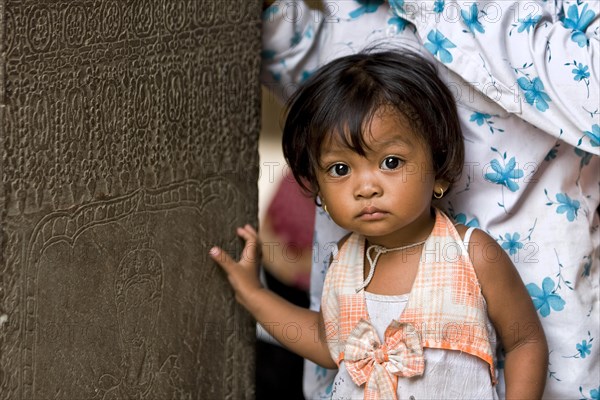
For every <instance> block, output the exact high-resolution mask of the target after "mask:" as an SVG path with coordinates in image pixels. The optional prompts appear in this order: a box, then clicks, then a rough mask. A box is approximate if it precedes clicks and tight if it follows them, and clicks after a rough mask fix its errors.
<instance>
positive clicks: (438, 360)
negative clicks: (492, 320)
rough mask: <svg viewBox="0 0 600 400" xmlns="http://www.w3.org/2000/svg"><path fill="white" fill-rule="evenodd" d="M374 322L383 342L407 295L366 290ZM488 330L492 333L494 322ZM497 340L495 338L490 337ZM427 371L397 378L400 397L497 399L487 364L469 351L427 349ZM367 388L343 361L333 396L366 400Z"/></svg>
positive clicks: (368, 305)
mask: <svg viewBox="0 0 600 400" xmlns="http://www.w3.org/2000/svg"><path fill="white" fill-rule="evenodd" d="M365 299H366V301H367V310H368V312H369V317H370V319H371V324H372V325H373V327H374V328H375V330H376V331H377V335H378V336H379V339H380V340H381V341H383V340H384V339H383V338H384V332H385V329H386V328H387V326H388V325H389V323H390V321H391V320H392V319H397V318H398V316H399V315H400V314H401V313H402V311H404V307H405V306H406V302H407V300H408V295H400V296H384V295H380V294H374V293H369V292H365ZM489 328H490V329H489V331H490V332H493V331H494V329H493V327H492V325H491V324H490V325H489ZM490 339H491V340H495V336H494V337H490ZM423 355H424V357H425V372H424V373H423V376H420V377H416V378H399V379H398V390H397V393H398V398H399V399H409V398H411V396H412V397H413V398H415V399H497V398H498V395H497V393H496V390H495V389H494V387H493V386H492V381H491V379H490V369H489V366H488V365H487V363H486V362H485V361H483V360H481V359H479V358H477V357H474V356H471V355H469V354H466V353H461V352H458V351H451V350H439V349H429V348H425V349H424V351H423ZM363 394H364V388H362V387H358V386H356V385H355V384H354V382H352V379H351V378H350V375H348V372H347V371H346V368H345V365H344V362H342V364H341V365H340V369H339V370H338V373H337V375H336V377H335V380H334V382H333V389H332V397H331V398H332V399H334V400H342V399H343V400H346V399H357V400H363Z"/></svg>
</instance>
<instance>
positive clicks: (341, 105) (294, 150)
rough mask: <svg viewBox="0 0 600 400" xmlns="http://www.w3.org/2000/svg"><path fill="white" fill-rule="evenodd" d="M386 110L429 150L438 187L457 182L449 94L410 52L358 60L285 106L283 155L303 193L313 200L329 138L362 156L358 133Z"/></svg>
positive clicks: (319, 77) (316, 80)
mask: <svg viewBox="0 0 600 400" xmlns="http://www.w3.org/2000/svg"><path fill="white" fill-rule="evenodd" d="M382 107H391V108H392V109H393V110H395V111H397V112H398V113H399V115H400V116H403V117H404V118H405V119H406V121H407V122H408V123H409V124H410V126H411V128H412V129H413V130H414V131H415V132H416V133H418V134H420V135H421V136H422V139H423V141H424V143H426V144H427V145H428V146H429V148H430V149H431V154H432V160H433V166H434V169H435V172H436V179H444V180H445V181H447V182H448V183H450V184H452V183H454V182H456V181H457V180H458V178H459V176H460V174H461V171H462V166H463V159H464V147H463V137H462V132H461V129H460V125H459V120H458V115H457V112H456V104H455V100H454V98H453V97H452V94H451V93H450V91H449V90H448V88H447V87H446V85H445V84H444V82H442V81H441V80H440V79H439V78H438V76H437V71H436V68H435V66H434V65H433V64H432V63H431V62H429V61H427V60H426V59H424V58H423V57H422V56H420V55H418V54H416V53H413V52H408V51H403V52H391V51H385V52H376V53H360V54H355V55H351V56H346V57H342V58H339V59H336V60H334V61H332V62H330V63H329V64H327V65H325V66H323V67H321V68H320V69H318V70H317V71H316V72H315V73H314V74H313V75H312V76H311V77H310V78H308V79H307V80H306V81H305V82H304V83H303V84H302V86H300V88H299V89H298V90H297V91H296V92H295V93H294V95H293V96H292V97H291V98H290V100H289V102H288V107H287V110H288V114H287V118H286V121H285V125H284V128H283V154H284V156H285V158H286V160H287V163H288V165H289V166H290V168H291V169H292V172H293V174H294V177H295V178H296V180H297V181H298V183H300V185H301V186H302V187H303V188H304V189H306V190H308V191H309V192H310V193H311V194H312V195H313V196H316V195H317V193H318V191H319V187H318V183H317V175H316V172H317V168H319V167H320V166H319V158H320V153H321V144H322V143H323V142H324V140H325V139H326V138H327V137H328V136H329V135H332V134H335V135H339V137H340V139H341V140H342V143H345V144H346V145H347V146H348V147H350V148H351V149H353V150H354V151H356V152H357V153H358V154H360V155H365V154H366V153H365V148H366V145H365V141H364V137H363V133H364V131H365V130H368V127H369V126H370V123H371V121H372V119H373V117H374V115H375V113H376V112H377V111H378V110H380V109H381V108H382Z"/></svg>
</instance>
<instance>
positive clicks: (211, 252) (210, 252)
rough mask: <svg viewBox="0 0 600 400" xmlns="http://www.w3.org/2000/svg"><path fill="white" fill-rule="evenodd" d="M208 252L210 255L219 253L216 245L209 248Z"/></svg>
mask: <svg viewBox="0 0 600 400" xmlns="http://www.w3.org/2000/svg"><path fill="white" fill-rule="evenodd" d="M208 253H209V254H210V255H211V256H218V255H219V248H218V247H213V248H212V249H210V250H209V252H208Z"/></svg>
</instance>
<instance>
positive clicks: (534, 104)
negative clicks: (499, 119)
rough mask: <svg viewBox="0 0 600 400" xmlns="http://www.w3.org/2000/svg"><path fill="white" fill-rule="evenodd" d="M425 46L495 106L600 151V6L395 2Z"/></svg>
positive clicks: (453, 0)
mask: <svg viewBox="0 0 600 400" xmlns="http://www.w3.org/2000/svg"><path fill="white" fill-rule="evenodd" d="M390 5H391V7H392V9H393V11H394V12H395V13H396V14H397V15H398V16H401V17H402V18H405V19H406V20H407V21H409V22H411V23H412V24H414V26H415V27H416V31H417V35H418V36H419V37H420V39H421V41H422V42H423V44H424V46H425V47H426V48H427V49H428V50H429V51H430V52H432V53H433V54H434V56H435V57H436V58H437V59H438V60H439V61H440V62H442V63H443V64H444V65H445V66H447V67H448V68H449V69H450V70H452V71H454V72H455V73H457V74H458V75H460V76H461V77H462V78H463V79H464V80H465V81H466V82H467V84H468V85H470V86H471V87H472V88H474V89H475V90H479V91H481V92H482V93H483V94H484V95H486V96H487V97H488V98H489V99H490V101H495V102H497V103H498V104H499V105H500V106H502V107H503V108H504V109H505V110H506V111H508V112H511V113H514V114H517V115H519V117H520V118H522V119H524V120H526V121H527V122H529V123H531V124H533V125H535V126H536V127H538V128H540V129H542V130H544V131H545V132H548V133H549V134H552V135H554V136H556V137H557V138H560V139H562V140H564V141H566V142H568V143H570V144H571V145H573V146H577V147H579V148H580V149H582V150H585V151H587V152H590V153H594V154H599V152H600V106H599V104H600V94H599V90H598V88H599V87H600V82H599V73H600V57H598V54H599V51H600V2H598V1H566V0H565V1H564V2H562V1H557V2H553V1H547V2H545V1H516V0H513V1H508V0H506V1H504V0H503V1H495V0H481V1H477V2H473V1H457V0H445V1H439V0H426V1H423V0H416V1H412V0H406V1H404V0H390Z"/></svg>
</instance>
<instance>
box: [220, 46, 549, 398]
mask: <svg viewBox="0 0 600 400" xmlns="http://www.w3.org/2000/svg"><path fill="white" fill-rule="evenodd" d="M283 151H284V155H285V157H286V160H287V162H288V164H289V165H290V167H291V169H292V171H293V173H294V176H295V178H296V180H297V181H298V182H299V183H300V184H301V185H302V186H303V187H304V188H305V189H307V190H308V191H309V192H310V193H311V194H312V195H313V196H314V198H315V201H318V202H320V203H319V204H320V205H321V206H322V207H323V210H324V211H325V212H327V213H328V214H329V215H330V217H331V218H332V219H333V220H334V221H335V222H336V223H337V224H338V225H339V226H341V227H343V228H346V229H347V230H349V231H351V232H352V233H351V234H350V235H348V236H347V237H346V238H344V239H343V240H342V241H341V243H339V244H338V251H337V252H335V254H336V255H335V257H334V259H333V260H332V262H331V266H330V268H329V271H328V273H327V278H326V280H325V286H324V292H323V298H322V305H321V311H320V312H318V313H317V312H314V311H311V310H307V309H303V308H300V307H296V306H294V305H292V304H289V303H287V302H285V301H284V300H282V299H281V298H279V297H277V296H276V295H274V294H273V293H271V292H269V291H268V290H267V289H265V288H263V287H262V285H261V284H260V281H259V279H258V275H257V269H258V265H257V264H258V254H257V253H258V251H257V249H258V243H257V234H256V231H255V230H254V229H253V228H252V227H251V226H249V225H246V226H245V227H243V228H239V229H238V234H239V236H241V237H242V238H243V239H244V240H245V241H246V245H245V247H244V251H243V254H242V257H241V259H240V261H239V262H235V261H234V260H233V259H232V258H231V257H230V256H229V255H228V254H226V253H225V252H223V251H222V250H221V249H219V248H217V247H214V248H212V249H211V250H210V254H211V257H212V258H213V259H214V260H215V261H216V262H217V263H218V264H219V265H221V267H222V268H223V269H224V271H225V272H226V273H227V276H228V279H229V281H230V283H231V285H232V286H233V289H234V290H235V294H236V299H237V300H238V301H239V302H240V304H242V305H243V306H244V307H245V308H246V309H247V310H248V311H249V312H250V313H251V314H252V315H253V316H254V317H255V318H256V319H257V321H258V322H259V323H260V324H261V325H263V326H264V327H267V328H268V329H269V332H270V333H271V334H272V335H273V336H274V337H275V338H276V339H277V340H279V342H280V343H282V344H283V345H285V346H286V347H288V348H289V349H291V350H292V351H294V352H296V353H297V354H299V355H301V356H303V357H306V358H308V359H310V360H312V361H314V362H315V363H317V364H319V365H321V366H323V367H325V368H339V370H338V374H337V377H336V379H335V382H334V385H333V388H332V398H334V399H363V398H364V399H433V398H443V399H447V398H460V399H484V398H485V399H494V398H497V397H498V396H497V394H496V390H495V387H494V385H495V383H496V380H497V373H496V367H497V366H496V363H495V360H496V358H495V354H496V350H497V343H496V334H498V335H499V339H500V342H501V344H502V348H503V351H504V352H505V353H506V357H505V366H504V368H505V380H506V394H507V398H519V399H535V398H540V397H541V395H542V392H543V389H544V384H545V377H546V370H547V363H548V361H547V357H548V354H547V353H548V349H547V345H546V340H545V336H544V333H543V331H542V328H541V325H540V323H539V320H538V318H537V314H536V312H535V310H534V308H533V304H532V302H531V299H530V297H529V295H528V293H527V291H526V289H525V287H524V285H523V283H522V282H521V280H520V278H519V275H518V273H517V272H516V270H515V268H514V266H513V265H512V263H511V262H510V259H509V258H508V256H507V255H506V254H505V253H504V252H503V250H502V249H501V248H500V247H499V246H498V245H497V243H496V242H495V241H494V239H492V238H491V237H490V236H488V235H487V234H486V233H485V232H483V231H480V230H475V231H473V230H472V229H467V228H466V227H465V226H462V225H454V224H453V222H452V221H451V220H450V219H449V218H448V217H447V216H446V214H444V213H443V212H442V211H441V210H439V209H437V208H435V207H433V206H432V201H433V199H434V198H441V197H442V196H444V193H447V192H448V190H449V189H450V186H451V184H452V183H453V182H455V181H456V180H457V179H458V177H459V176H460V173H461V170H462V163H463V142H462V135H461V131H460V127H459V122H458V119H457V115H456V107H455V103H454V100H453V98H452V95H451V94H450V92H449V90H448V89H447V88H446V86H445V85H444V84H443V82H441V81H440V80H439V78H438V77H437V76H436V71H435V68H434V67H433V66H432V65H431V64H430V63H429V62H427V61H426V60H424V59H423V58H421V57H420V56H418V55H415V54H412V53H408V52H407V53H393V52H380V53H371V54H368V53H367V54H358V55H352V56H348V57H344V58H340V59H337V60H335V61H333V62H332V63H330V64H328V65H326V66H324V67H322V68H321V69H319V70H318V71H317V72H316V73H315V74H314V75H313V76H312V77H311V78H309V79H308V80H307V81H306V83H305V84H304V85H303V86H302V87H301V88H300V89H299V90H298V91H297V92H296V94H295V95H294V96H293V98H292V99H291V100H290V104H289V111H288V116H287V120H286V123H285V127H284V133H283ZM292 328H293V329H292Z"/></svg>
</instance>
